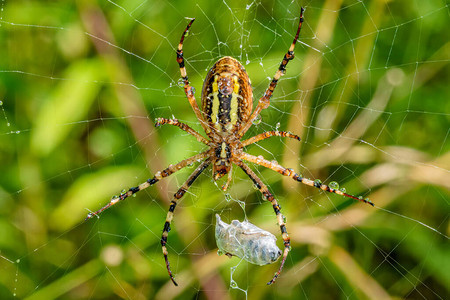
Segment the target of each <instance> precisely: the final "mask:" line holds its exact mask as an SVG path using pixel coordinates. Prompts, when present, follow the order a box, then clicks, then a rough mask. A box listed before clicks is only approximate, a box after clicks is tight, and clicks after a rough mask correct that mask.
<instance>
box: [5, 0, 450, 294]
mask: <svg viewBox="0 0 450 300" xmlns="http://www.w3.org/2000/svg"><path fill="white" fill-rule="evenodd" d="M300 6H305V8H306V12H305V23H304V27H303V29H302V33H301V37H300V41H301V43H298V45H297V48H296V58H295V59H294V60H293V61H292V62H290V63H289V65H288V68H287V74H286V75H285V76H284V77H283V79H282V80H281V82H280V83H279V86H278V88H277V89H276V91H275V93H274V97H273V98H272V101H271V106H270V107H269V108H268V109H267V110H265V111H264V112H263V113H262V119H261V122H260V123H258V124H256V126H253V127H252V129H251V130H250V131H249V133H248V134H247V136H251V135H255V134H257V133H261V132H263V131H267V130H275V129H280V130H288V131H291V132H294V133H296V134H298V135H300V136H301V137H302V142H300V143H298V142H296V141H288V140H286V139H281V138H272V139H270V140H266V141H262V142H260V143H259V144H258V145H253V146H250V147H248V149H247V151H248V152H249V153H251V154H254V155H263V156H264V157H266V158H267V159H269V160H277V161H278V162H280V163H282V164H283V165H285V166H287V167H292V168H294V169H295V170H296V171H298V172H301V173H302V174H303V175H304V176H305V177H309V178H313V179H315V178H320V179H321V180H322V181H323V182H324V183H330V182H332V181H337V182H338V183H339V184H340V186H341V187H345V188H346V190H347V192H349V193H352V194H356V195H362V196H364V197H370V199H371V200H372V201H373V202H374V203H375V205H376V207H375V208H372V207H370V206H368V205H364V204H360V203H355V202H354V201H349V200H347V199H344V198H342V197H339V196H336V195H329V194H325V193H323V192H320V191H318V190H317V189H313V188H309V187H306V186H300V185H299V184H298V183H295V182H291V181H292V180H289V179H286V178H281V175H279V174H277V173H274V172H273V171H271V170H265V169H263V168H258V167H256V166H253V165H251V167H252V168H253V169H255V170H257V174H258V175H259V176H260V177H261V178H262V180H263V181H264V182H265V183H266V184H268V186H269V187H270V190H271V191H272V192H273V193H274V195H275V196H276V197H277V199H279V201H280V204H281V205H282V211H283V213H284V215H285V216H286V217H287V228H288V231H289V233H290V235H291V240H292V251H291V253H290V255H289V257H288V260H287V262H286V265H285V268H284V271H283V273H282V275H281V277H280V278H279V279H278V281H277V282H276V283H275V284H274V285H273V286H270V287H269V286H266V282H267V281H268V280H269V279H270V278H271V277H272V274H273V273H274V272H275V271H276V269H277V268H278V263H275V264H273V265H270V266H264V267H259V266H254V265H250V264H247V263H246V262H240V261H239V259H237V258H233V259H228V258H227V257H226V256H218V255H217V253H216V251H217V248H216V245H215V242H214V224H215V217H214V215H215V213H219V214H220V215H221V216H222V219H223V220H224V221H226V222H230V221H231V220H233V219H239V220H243V219H244V218H245V217H247V218H248V219H249V220H250V221H251V222H252V223H254V224H256V225H258V226H260V227H262V228H264V229H266V230H269V231H271V232H272V233H274V234H276V235H277V236H278V232H279V229H278V227H277V224H276V219H275V216H274V214H273V210H272V208H271V205H270V204H269V203H265V202H264V201H263V200H262V198H261V195H260V194H259V192H258V191H257V190H255V189H254V188H253V187H252V183H251V181H250V180H249V179H248V178H246V177H245V175H244V174H243V172H242V171H240V170H235V172H234V175H233V176H234V179H233V182H232V186H231V188H230V190H229V191H228V192H226V193H225V192H223V191H221V190H220V185H221V184H223V183H222V182H218V183H217V185H215V184H214V183H213V181H212V179H211V173H210V172H211V171H210V169H208V170H207V171H206V172H204V174H202V176H200V178H199V179H198V180H197V181H196V183H195V184H194V185H193V186H192V188H191V189H190V190H189V193H187V194H186V196H185V197H184V198H183V200H182V201H181V203H180V205H179V206H178V207H177V210H176V212H175V219H174V222H173V226H172V231H171V233H170V235H169V258H170V260H171V265H172V270H173V271H174V273H175V275H176V279H177V281H178V283H179V284H180V286H179V287H174V286H173V285H172V283H171V282H170V281H169V279H168V276H167V272H166V270H165V264H164V260H163V257H162V254H161V249H160V243H159V240H160V235H161V231H162V227H163V223H164V219H165V216H166V212H167V209H168V204H169V201H170V197H171V195H173V193H175V191H176V190H177V187H178V186H180V185H181V184H182V183H183V182H184V180H186V178H187V176H188V175H189V173H190V172H192V171H193V170H194V168H193V167H190V168H187V169H186V170H183V171H180V172H179V173H177V174H176V175H173V176H171V177H170V178H167V179H165V180H164V181H162V182H160V183H158V184H157V185H155V186H153V187H151V188H148V189H146V190H145V191H142V192H140V193H138V194H137V196H136V197H135V198H130V199H128V200H126V201H125V202H124V203H121V204H119V205H116V206H115V207H113V208H111V209H109V210H107V211H106V212H104V213H103V214H102V215H101V216H100V218H98V219H97V218H94V219H92V220H90V221H89V222H83V220H84V218H85V216H86V214H87V213H88V210H96V209H98V208H99V207H101V206H102V205H104V204H105V203H107V202H108V200H109V199H110V198H111V197H112V196H113V195H115V194H119V193H120V191H121V190H122V189H124V188H129V187H131V186H135V185H137V184H139V183H141V182H143V181H145V180H146V179H147V178H149V177H151V176H152V174H154V173H155V172H156V171H158V170H161V169H162V168H164V167H166V166H167V165H168V164H170V163H176V162H177V161H180V160H182V159H184V158H187V157H189V156H191V155H194V154H196V153H198V152H199V151H201V150H202V149H203V146H202V145H201V144H199V143H197V142H196V141H195V139H193V138H192V137H191V136H188V135H186V134H185V133H184V132H182V131H180V130H179V129H177V128H172V127H171V126H164V127H161V128H158V129H157V130H156V129H155V128H154V126H153V124H154V119H155V118H156V117H166V118H171V117H172V116H175V117H176V118H178V119H180V120H182V121H183V122H186V123H187V124H189V125H190V126H192V127H193V128H194V129H196V130H199V131H201V127H200V126H199V124H198V122H197V121H196V119H195V117H194V114H193V112H192V111H191V109H190V106H189V104H188V102H187V100H186V98H185V96H184V92H183V90H182V88H180V87H179V86H178V84H177V82H178V79H179V77H180V75H179V69H178V65H177V63H176V61H175V57H176V56H175V49H176V46H177V44H178V41H179V38H180V35H181V33H182V31H183V29H184V28H185V26H186V24H187V22H188V20H186V19H185V18H186V17H188V18H189V17H196V21H195V23H194V24H193V27H192V29H191V31H190V34H189V36H188V37H187V39H186V41H185V46H184V50H185V58H186V60H187V71H188V75H189V77H190V79H191V83H192V85H193V86H195V87H196V89H197V100H198V101H200V99H199V94H200V90H201V86H202V81H203V79H204V77H205V75H206V72H207V70H208V69H209V68H210V67H211V66H212V64H213V63H214V62H215V61H216V60H217V59H219V58H220V57H222V56H225V55H231V56H234V57H236V58H237V59H239V60H240V61H241V62H242V63H243V64H244V65H245V67H246V69H247V71H248V73H249V76H250V78H251V80H252V84H253V87H254V95H255V99H254V103H256V102H257V99H258V97H259V96H260V95H262V94H263V92H264V90H265V88H266V87H267V85H268V82H269V80H268V78H270V77H272V76H273V74H274V73H275V71H276V69H277V67H278V65H279V62H280V61H281V59H282V57H283V55H284V53H285V52H286V50H287V49H288V47H289V45H290V43H291V42H292V38H293V35H294V33H295V29H296V26H297V24H298V15H299V11H300ZM0 7H1V11H0V25H1V27H0V46H1V47H0V100H1V106H0V108H1V111H0V162H1V164H0V168H1V169H0V270H1V271H0V298H1V299H9V298H14V297H16V298H19V299H24V298H28V299H53V298H59V299H117V298H125V299H149V298H157V299H172V298H179V299H189V298H195V299H231V298H237V299H242V298H244V297H246V296H247V297H248V298H249V299H272V298H275V297H276V298H277V299H292V298H294V297H295V298H296V299H298V298H301V299H385V298H398V299H400V298H409V299H440V298H441V299H444V298H448V295H449V287H450V284H449V283H450V271H449V270H450V258H449V257H450V256H449V243H448V235H449V231H450V230H449V222H448V217H449V203H448V199H449V188H450V175H449V167H450V155H449V148H450V143H449V142H448V138H449V137H448V133H449V127H450V126H449V125H450V122H449V119H450V118H449V117H450V102H449V89H448V84H449V79H450V78H449V77H450V76H449V71H450V70H449V62H450V59H449V56H450V55H449V53H450V45H449V31H448V26H449V10H448V4H446V1H438V0H432V1H418V0H416V1H381V0H374V1H363V2H360V1H356V0H353V1H331V0H329V1H311V0H309V1H281V0H277V1H265V0H263V1H247V2H243V1H234V0H226V1H206V0H205V1H203V0H201V1H151V0H150V1H142V0H139V1H81V0H80V1H59V2H56V1H21V0H16V1H10V0H4V1H1V2H0ZM419 222H422V223H424V224H427V225H429V226H430V227H431V228H427V227H425V226H423V225H421V224H419ZM280 240H281V238H279V241H278V242H279V245H280V247H281V241H280Z"/></svg>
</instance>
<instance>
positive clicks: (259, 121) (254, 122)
mask: <svg viewBox="0 0 450 300" xmlns="http://www.w3.org/2000/svg"><path fill="white" fill-rule="evenodd" d="M252 123H253V125H258V124H260V123H261V116H260V115H257V116H256V118H255V119H254V120H253V122H252Z"/></svg>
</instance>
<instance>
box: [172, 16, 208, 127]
mask: <svg viewBox="0 0 450 300" xmlns="http://www.w3.org/2000/svg"><path fill="white" fill-rule="evenodd" d="M194 21H195V19H192V20H191V21H190V22H189V24H188V25H187V26H186V29H185V30H184V31H183V34H182V35H181V39H180V43H179V44H178V49H177V63H178V65H179V66H180V73H181V79H182V80H183V83H184V93H185V94H186V97H187V98H188V101H189V104H190V105H191V107H192V109H193V110H194V113H195V116H196V117H197V119H198V120H199V121H200V124H201V125H202V127H203V129H204V130H205V132H206V133H207V134H209V133H210V132H211V129H210V128H209V127H208V125H207V124H206V122H205V120H204V118H203V115H202V113H201V111H200V109H199V107H198V105H197V101H196V100H195V96H194V89H193V88H192V87H191V85H190V84H189V78H188V76H187V72H186V67H185V65H184V55H183V42H184V38H185V37H186V35H187V32H188V31H189V28H191V25H192V23H193V22H194Z"/></svg>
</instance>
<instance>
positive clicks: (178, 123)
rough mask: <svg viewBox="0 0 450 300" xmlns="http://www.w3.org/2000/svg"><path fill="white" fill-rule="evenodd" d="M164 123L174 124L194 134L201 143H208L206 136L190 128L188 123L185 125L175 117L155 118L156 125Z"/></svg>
mask: <svg viewBox="0 0 450 300" xmlns="http://www.w3.org/2000/svg"><path fill="white" fill-rule="evenodd" d="M164 124H169V125H173V126H176V127H178V128H180V129H181V130H184V131H186V132H187V133H189V134H190V135H192V136H194V137H195V138H196V139H197V141H199V142H200V143H203V144H205V145H209V141H208V140H207V139H206V138H204V137H203V136H201V135H200V134H199V133H198V132H197V131H195V130H194V129H192V128H191V127H189V126H188V125H186V124H184V123H181V122H180V121H178V120H177V119H166V118H157V119H156V123H155V126H156V127H159V126H161V125H164Z"/></svg>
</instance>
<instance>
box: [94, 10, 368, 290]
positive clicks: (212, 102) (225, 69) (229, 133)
mask: <svg viewBox="0 0 450 300" xmlns="http://www.w3.org/2000/svg"><path fill="white" fill-rule="evenodd" d="M303 12H304V8H301V10H300V19H299V24H298V29H297V33H296V34H295V38H294V40H293V42H292V44H291V46H290V47H289V50H288V51H287V53H286V54H285V55H284V58H283V60H282V61H281V64H280V66H279V67H278V70H277V71H276V73H275V75H274V76H273V79H272V81H271V82H270V84H269V87H268V88H267V90H266V91H265V93H264V95H263V96H262V97H261V98H260V99H259V102H258V105H257V106H256V108H255V110H254V111H253V113H252V109H253V92H252V87H251V83H250V78H249V77H248V75H247V72H246V71H245V69H244V66H243V65H242V64H241V63H240V62H239V61H238V60H236V59H234V58H232V57H230V56H225V57H222V58H221V59H219V60H218V61H217V62H216V63H215V64H214V65H213V66H212V68H211V69H210V70H209V72H208V74H207V75H206V79H205V81H204V83H203V89H202V94H201V100H202V110H200V108H199V107H198V105H197V101H196V99H195V96H194V89H193V88H192V87H191V86H190V84H189V79H188V76H187V73H186V68H185V63H184V56H183V42H184V38H185V37H186V35H187V33H188V30H189V29H190V27H191V25H192V23H193V22H194V20H195V19H192V20H191V21H190V22H189V24H188V25H187V26H186V29H185V30H184V32H183V34H182V35H181V39H180V43H179V44H178V49H177V62H178V65H179V67H180V73H181V78H182V80H183V83H184V92H185V94H186V97H187V99H188V101H189V104H190V105H191V107H192V109H193V110H194V113H195V115H196V117H197V119H198V120H199V122H200V125H201V126H202V128H203V130H204V131H205V134H206V135H207V137H208V138H205V137H203V136H202V135H200V134H199V133H198V132H196V131H195V130H193V129H192V128H191V127H189V126H188V125H186V124H184V123H181V122H179V121H178V120H177V119H165V118H157V119H156V124H155V126H156V127H159V126H161V125H164V124H169V125H173V126H176V127H178V128H180V129H181V130H184V131H185V132H187V133H189V134H190V135H192V136H194V137H195V138H196V139H197V141H199V142H200V143H203V144H205V145H206V146H207V147H208V149H207V150H206V151H204V152H201V153H199V154H197V155H194V156H192V157H190V158H187V159H185V160H183V161H181V162H179V163H177V164H175V165H170V166H169V167H167V168H166V169H164V170H162V171H158V172H156V174H155V175H154V177H153V178H149V179H148V180H147V181H145V182H144V183H141V184H140V185H139V186H136V187H132V188H130V189H129V190H128V191H125V192H122V193H121V194H120V195H119V196H115V197H113V198H112V199H111V200H110V202H109V203H108V204H106V205H105V206H104V207H102V208H101V209H99V210H97V211H96V212H91V213H89V214H88V216H87V217H86V220H87V219H90V218H93V217H94V216H98V215H99V214H100V213H102V212H103V211H104V210H106V209H108V208H109V207H111V206H113V205H115V204H117V203H118V202H119V201H122V200H124V199H126V198H128V197H130V196H131V195H133V194H135V193H137V192H139V191H141V190H143V189H145V188H147V187H149V186H151V185H153V184H155V183H156V182H158V181H159V180H161V179H163V178H165V177H168V176H170V175H172V174H173V173H175V172H177V171H179V170H181V169H183V168H184V167H186V166H188V165H191V164H193V163H195V162H197V161H202V162H201V164H200V165H199V166H198V167H197V168H196V169H195V171H194V172H193V173H192V174H191V175H190V176H189V178H188V179H187V180H186V182H185V183H184V184H183V185H182V186H181V187H180V188H179V189H178V191H177V192H176V193H175V194H174V196H173V199H172V201H171V203H170V206H169V211H168V212H167V217H166V221H165V223H164V227H163V232H162V236H161V246H162V252H163V254H164V259H165V262H166V268H167V271H168V273H169V277H170V279H171V280H172V282H173V283H174V284H175V285H178V284H177V283H176V281H175V279H174V276H173V274H172V271H171V269H170V263H169V258H168V251H167V248H166V244H167V237H168V234H169V231H170V225H171V222H172V219H173V213H174V210H175V207H176V206H177V202H178V200H179V199H180V198H181V197H183V195H184V194H185V193H186V191H187V190H188V189H189V187H190V186H191V185H192V183H193V182H194V181H195V180H196V179H197V178H198V177H199V175H200V174H201V173H202V172H203V171H204V170H205V169H206V168H207V167H208V166H209V165H212V175H213V178H214V180H215V181H216V180H218V179H220V178H221V177H223V176H225V175H227V174H228V178H227V181H226V183H225V184H224V185H223V186H222V189H223V190H226V189H227V188H228V185H229V184H230V182H231V179H232V175H231V174H232V168H233V165H236V166H238V167H239V168H241V169H242V170H243V171H244V173H245V174H247V176H248V177H250V179H251V180H252V181H253V183H254V185H255V186H256V187H257V188H258V189H259V191H260V192H261V193H262V195H263V196H264V198H265V200H267V201H269V202H270V203H271V204H272V207H273V210H274V212H275V215H276V218H277V221H278V225H279V226H280V230H281V235H282V238H283V242H284V251H283V259H282V261H281V265H280V267H279V269H278V271H277V272H276V273H275V274H274V276H273V278H272V279H271V280H270V281H269V282H268V283H267V284H272V283H273V282H275V280H276V279H277V278H278V276H279V275H280V273H281V271H282V269H283V265H284V263H285V261H286V257H287V255H288V253H289V251H290V238H289V235H288V233H287V230H286V224H285V221H284V216H283V215H282V214H281V212H280V209H281V208H280V205H279V204H278V202H277V200H276V199H275V197H274V196H273V195H272V194H271V193H270V191H269V189H268V188H267V186H266V185H265V184H264V183H263V182H262V180H261V179H260V178H259V177H258V176H257V175H256V174H255V172H254V171H252V169H250V168H249V167H248V166H247V164H246V163H245V162H244V161H248V162H251V163H255V164H257V165H260V166H263V167H266V168H269V169H272V170H273V171H275V172H278V173H280V174H281V175H284V176H288V177H290V178H292V179H294V180H296V181H298V182H301V183H303V184H305V185H309V186H312V187H316V188H319V189H321V190H323V191H327V192H330V193H335V194H338V195H341V196H345V197H349V198H352V199H356V200H359V201H362V202H365V203H368V204H370V205H372V206H373V203H372V202H371V201H370V200H369V199H367V198H366V199H363V198H362V197H355V196H352V195H350V194H347V193H345V192H343V191H341V190H338V189H334V188H332V187H329V186H327V185H325V184H322V183H321V182H320V181H317V180H316V181H312V180H310V179H307V178H304V177H302V176H301V175H298V174H297V173H295V172H294V170H293V169H288V168H285V167H283V166H281V165H279V164H278V163H276V162H273V161H269V160H266V159H264V158H261V157H256V156H253V155H250V154H248V153H246V152H244V147H246V146H249V145H251V144H253V143H256V142H259V141H261V140H264V139H267V138H270V137H273V136H279V137H287V138H292V139H296V140H299V141H300V137H298V136H297V135H295V134H292V133H289V132H285V131H278V130H276V131H267V132H264V133H260V134H258V135H256V136H253V137H251V138H249V139H247V140H244V141H241V138H242V136H243V135H244V134H245V133H246V132H247V131H248V130H249V128H250V127H251V126H252V123H253V122H254V121H255V119H256V118H257V117H258V116H259V114H260V113H261V111H262V110H263V109H266V108H268V107H269V104H270V98H271V97H272V94H273V91H274V90H275V88H276V86H277V83H278V80H279V79H280V78H281V76H283V75H284V74H285V72H286V65H287V64H288V62H289V61H290V60H292V59H293V58H294V48H295V44H296V42H297V39H298V37H299V34H300V30H301V27H302V23H303Z"/></svg>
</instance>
